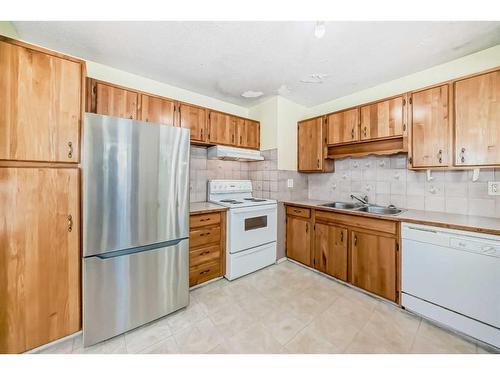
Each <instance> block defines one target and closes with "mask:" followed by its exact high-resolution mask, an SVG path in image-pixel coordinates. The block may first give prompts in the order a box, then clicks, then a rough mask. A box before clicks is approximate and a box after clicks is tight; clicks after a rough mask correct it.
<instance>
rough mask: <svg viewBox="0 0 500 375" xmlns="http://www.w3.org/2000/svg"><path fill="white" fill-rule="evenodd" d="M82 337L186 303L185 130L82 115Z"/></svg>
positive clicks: (87, 341) (106, 333) (108, 332)
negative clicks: (83, 116) (83, 117)
mask: <svg viewBox="0 0 500 375" xmlns="http://www.w3.org/2000/svg"><path fill="white" fill-rule="evenodd" d="M84 121H85V122H84V126H83V162H82V164H83V257H84V258H83V342H84V345H85V346H89V345H93V344H95V343H97V342H100V341H103V340H105V339H108V338H110V337H113V336H116V335H119V334H120V333H123V332H125V331H128V330H130V329H133V328H135V327H138V326H140V325H142V324H145V323H147V322H150V321H152V320H155V319H158V318H160V317H162V316H164V315H167V314H169V313H171V312H173V311H175V310H178V309H180V308H182V307H184V306H186V305H187V304H188V302H189V294H188V293H189V280H188V256H189V255H188V250H189V245H188V235H189V130H187V129H181V128H175V127H173V126H166V125H159V124H151V123H144V122H140V121H135V120H128V119H120V118H116V117H110V116H102V115H95V114H90V113H86V114H85V119H84Z"/></svg>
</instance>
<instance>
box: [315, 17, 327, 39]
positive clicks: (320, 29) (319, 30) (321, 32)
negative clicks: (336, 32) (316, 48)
mask: <svg viewBox="0 0 500 375" xmlns="http://www.w3.org/2000/svg"><path fill="white" fill-rule="evenodd" d="M325 33H326V26H325V22H324V21H318V22H316V27H315V28H314V36H315V37H316V38H318V39H321V38H323V37H324V36H325Z"/></svg>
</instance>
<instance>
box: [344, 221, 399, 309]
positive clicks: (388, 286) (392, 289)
mask: <svg viewBox="0 0 500 375" xmlns="http://www.w3.org/2000/svg"><path fill="white" fill-rule="evenodd" d="M350 251H351V254H350V276H349V278H350V281H351V282H352V284H353V285H355V286H357V287H360V288H362V289H365V290H368V291H369V292H372V293H374V294H377V295H379V296H381V297H384V298H387V299H389V300H391V301H394V302H396V301H397V298H398V296H397V254H396V251H397V250H396V239H395V238H392V237H384V236H381V235H378V234H375V233H373V234H372V233H365V232H360V231H355V230H353V231H351V246H350Z"/></svg>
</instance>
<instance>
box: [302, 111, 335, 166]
mask: <svg viewBox="0 0 500 375" xmlns="http://www.w3.org/2000/svg"><path fill="white" fill-rule="evenodd" d="M297 144H298V170H299V171H300V172H330V171H332V170H333V163H332V161H331V160H326V154H327V146H326V125H325V123H324V119H323V117H316V118H313V119H310V120H304V121H299V122H298V124H297Z"/></svg>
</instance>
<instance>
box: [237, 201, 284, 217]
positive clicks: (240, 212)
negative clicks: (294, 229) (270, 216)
mask: <svg viewBox="0 0 500 375" xmlns="http://www.w3.org/2000/svg"><path fill="white" fill-rule="evenodd" d="M276 210H277V205H276V203H273V204H265V205H261V206H252V207H244V208H235V209H232V210H229V213H230V214H231V215H235V216H236V215H240V216H241V215H244V214H247V213H250V212H262V213H264V212H273V211H276Z"/></svg>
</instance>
